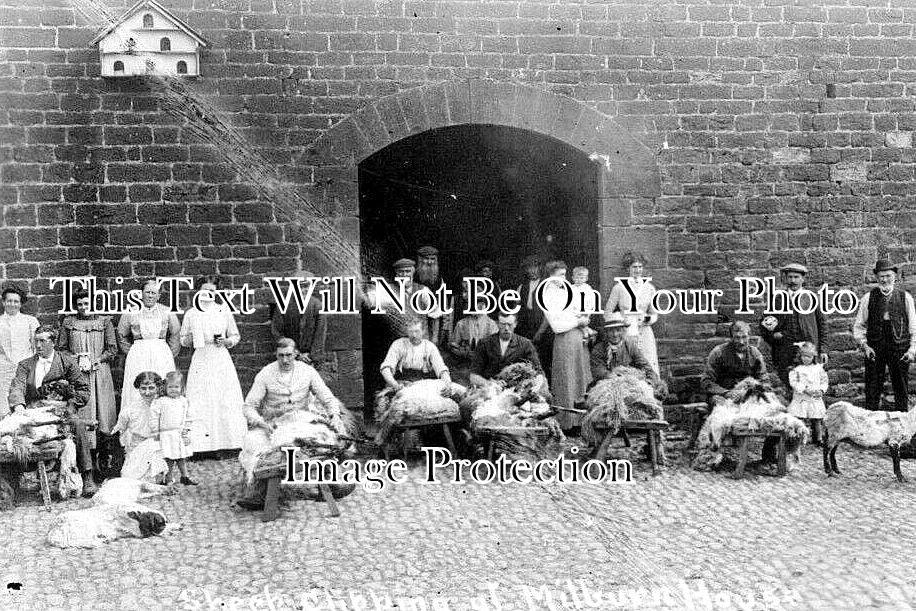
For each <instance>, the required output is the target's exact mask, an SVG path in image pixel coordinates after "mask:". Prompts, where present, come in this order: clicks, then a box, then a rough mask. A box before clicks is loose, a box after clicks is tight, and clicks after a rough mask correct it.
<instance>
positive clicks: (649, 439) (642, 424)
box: [594, 420, 668, 475]
mask: <svg viewBox="0 0 916 611" xmlns="http://www.w3.org/2000/svg"><path fill="white" fill-rule="evenodd" d="M667 428H668V423H667V422H666V421H665V420H624V421H623V422H622V423H621V425H620V430H619V431H618V432H617V433H616V434H619V435H621V436H622V437H623V443H624V445H625V446H626V447H628V448H629V447H630V437H629V435H628V432H629V431H636V432H645V433H646V443H647V444H648V446H649V460H650V461H651V463H652V475H658V473H659V468H658V466H659V464H660V463H661V464H664V462H665V461H664V455H663V454H662V447H661V446H662V439H661V437H662V435H661V432H662V431H664V430H667ZM595 430H596V431H598V432H601V431H604V438H603V439H602V440H601V444H600V445H599V446H598V449H597V450H595V456H594V458H595V459H596V460H600V461H602V462H603V461H604V460H605V459H606V458H607V454H608V447H609V446H610V445H611V439H612V438H613V437H614V435H615V433H613V432H612V431H611V430H610V429H608V428H604V427H597V426H596V427H595Z"/></svg>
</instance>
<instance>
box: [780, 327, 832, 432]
mask: <svg viewBox="0 0 916 611" xmlns="http://www.w3.org/2000/svg"><path fill="white" fill-rule="evenodd" d="M796 345H797V346H798V360H799V363H800V364H799V365H797V366H796V367H795V368H794V369H792V370H791V371H789V384H790V385H791V386H792V402H791V403H790V404H789V413H790V414H792V415H793V416H795V417H796V418H801V419H803V420H807V421H808V422H809V423H810V424H811V429H812V430H811V436H812V437H813V438H814V441H815V442H816V443H819V442H820V440H821V421H822V420H823V419H824V414H825V413H826V412H827V408H826V407H825V406H824V393H825V392H827V387H828V386H829V385H830V380H829V379H828V378H827V372H826V371H824V366H823V365H822V364H820V363H816V362H815V359H816V358H817V348H816V347H815V346H814V344H812V343H811V342H799V343H798V344H796Z"/></svg>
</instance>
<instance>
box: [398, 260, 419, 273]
mask: <svg viewBox="0 0 916 611" xmlns="http://www.w3.org/2000/svg"><path fill="white" fill-rule="evenodd" d="M416 266H417V262H416V261H414V260H413V259H398V260H397V261H395V262H394V270H395V271H397V270H399V269H407V268H408V267H416Z"/></svg>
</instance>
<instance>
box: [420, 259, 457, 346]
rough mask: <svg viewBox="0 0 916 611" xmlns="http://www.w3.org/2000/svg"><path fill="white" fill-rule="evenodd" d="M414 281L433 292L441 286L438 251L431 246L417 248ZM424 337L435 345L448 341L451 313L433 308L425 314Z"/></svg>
mask: <svg viewBox="0 0 916 611" xmlns="http://www.w3.org/2000/svg"><path fill="white" fill-rule="evenodd" d="M414 281H415V282H416V283H417V284H419V285H421V286H425V287H426V288H428V289H429V290H431V291H433V293H435V292H436V291H437V290H439V287H440V286H442V284H443V281H442V274H441V273H440V272H439V251H438V249H436V248H434V247H432V246H423V247H421V248H418V249H417V273H416V274H415V275H414ZM426 324H427V334H426V337H427V339H429V341H431V342H432V343H433V344H435V345H436V346H439V345H440V344H443V343H447V342H448V334H449V332H450V331H451V315H450V314H444V313H443V312H442V310H441V309H439V308H435V309H433V310H432V311H431V312H430V313H429V314H427V315H426Z"/></svg>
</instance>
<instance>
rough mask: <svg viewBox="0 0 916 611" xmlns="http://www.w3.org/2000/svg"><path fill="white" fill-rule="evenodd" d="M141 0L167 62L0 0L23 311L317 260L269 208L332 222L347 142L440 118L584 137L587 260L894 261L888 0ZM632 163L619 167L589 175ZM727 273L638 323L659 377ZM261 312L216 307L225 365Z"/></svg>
mask: <svg viewBox="0 0 916 611" xmlns="http://www.w3.org/2000/svg"><path fill="white" fill-rule="evenodd" d="M132 4H133V3H132V2H129V3H123V2H110V3H108V4H107V5H105V6H107V9H108V11H109V13H111V14H112V15H115V16H117V15H120V14H121V13H122V12H123V11H124V10H126V9H127V8H129V6H131V5H132ZM162 4H163V5H164V6H166V7H167V8H169V9H171V10H174V12H175V13H176V15H178V16H179V17H181V18H182V19H185V20H186V21H187V23H188V24H190V25H191V26H192V27H194V28H196V29H197V30H198V31H199V32H200V33H201V34H202V35H203V36H204V37H205V38H207V39H208V40H209V41H210V42H211V47H210V48H208V49H205V50H204V52H203V54H202V67H201V72H202V75H203V76H202V77H201V78H199V79H196V80H194V81H189V82H187V84H186V86H182V87H177V88H176V87H174V86H168V85H165V86H163V85H162V84H161V83H155V82H152V81H148V80H143V79H136V80H129V81H115V80H105V79H102V78H100V77H99V76H98V74H99V64H98V53H97V52H96V50H95V49H93V48H91V47H90V46H89V43H90V41H91V40H92V38H93V37H94V36H95V34H96V32H97V29H98V26H99V24H100V23H101V21H100V13H99V12H98V11H97V10H96V8H97V7H100V6H102V5H101V4H97V3H94V2H90V1H88V0H79V1H76V2H74V3H73V4H70V3H68V2H64V1H59V2H58V1H54V0H43V3H42V4H41V6H37V5H36V4H34V3H26V2H23V1H20V2H12V1H11V0H0V59H2V64H0V202H2V205H3V217H2V226H0V247H2V248H0V261H2V263H0V277H2V278H3V280H13V281H17V282H20V283H21V284H24V285H27V286H28V288H29V290H30V292H31V293H32V294H33V295H36V296H37V299H35V300H34V301H33V302H32V303H31V304H29V307H27V310H31V311H36V308H37V310H38V311H40V312H41V313H42V314H43V315H44V316H45V317H47V318H50V319H53V318H55V312H56V310H57V308H58V307H59V306H60V300H59V298H58V297H57V296H55V295H52V294H51V291H50V290H49V286H48V278H49V277H50V276H59V275H70V274H79V275H83V274H92V275H97V276H101V277H105V278H109V277H113V276H117V275H121V276H124V277H127V278H137V277H142V276H149V275H173V274H186V275H195V276H196V275H200V274H203V273H219V274H222V275H224V276H227V277H228V279H229V280H230V281H231V282H232V283H233V284H234V285H240V284H242V283H249V284H250V285H252V286H260V280H261V277H263V276H264V275H268V274H282V273H285V272H287V271H289V270H291V269H294V268H295V267H296V265H297V262H298V261H299V260H302V261H303V262H304V265H305V267H312V266H315V267H319V268H320V267H322V265H323V264H321V263H317V262H315V258H316V256H317V255H316V254H315V253H316V249H319V250H320V247H321V244H320V242H321V238H320V237H319V236H317V235H316V234H318V233H320V231H318V232H316V231H310V230H309V229H310V225H311V220H307V221H306V222H305V226H304V227H303V220H302V217H297V216H296V215H290V214H289V212H290V209H291V208H295V205H296V203H297V202H300V203H301V202H307V203H308V204H309V205H313V206H314V207H315V211H320V212H323V213H327V214H329V215H331V216H332V217H333V218H334V219H335V220H334V221H333V222H332V227H333V228H334V229H335V231H337V232H339V235H341V236H342V237H343V238H344V239H345V240H349V241H351V242H353V243H355V242H356V240H357V239H358V238H357V236H358V228H357V227H358V225H357V224H356V223H355V222H354V221H355V215H356V214H357V208H356V207H355V204H356V201H357V200H356V183H355V177H354V175H353V173H352V168H353V166H354V163H356V162H358V161H359V159H360V158H362V157H364V156H366V155H368V154H371V153H372V152H374V151H376V150H378V149H379V148H381V147H383V146H384V145H385V144H386V143H388V142H391V141H394V140H396V139H397V138H399V137H402V136H404V135H408V134H411V133H418V132H419V131H423V130H424V129H429V128H430V127H434V126H437V125H447V124H455V123H458V122H461V121H465V122H475V121H476V122H488V121H491V122H497V123H501V124H507V125H518V126H523V127H526V128H528V129H532V130H534V131H538V132H540V133H544V134H546V135H549V136H551V137H558V138H559V139H562V140H564V141H565V142H567V143H569V144H570V145H571V146H575V147H577V148H579V149H580V150H581V151H582V152H583V154H589V155H594V156H595V159H597V160H598V161H599V162H602V163H604V162H607V180H608V181H609V183H610V184H611V185H612V186H611V187H610V190H609V191H606V192H605V198H606V201H605V202H604V204H605V205H604V206H603V218H602V220H601V224H602V226H603V227H605V229H604V230H603V231H604V235H605V239H604V247H603V252H602V261H603V262H604V268H603V269H602V279H603V282H604V283H605V284H606V283H607V282H608V281H609V280H610V278H611V277H612V276H613V275H615V274H616V273H617V272H618V271H619V270H617V269H616V261H617V256H618V254H619V251H620V250H621V246H625V245H627V246H628V245H630V244H639V245H644V246H645V247H646V248H647V249H648V250H649V254H650V256H651V257H652V266H651V270H652V273H653V276H655V277H656V279H657V284H658V285H659V286H667V287H678V288H698V287H703V286H709V287H723V288H730V289H731V288H733V287H734V282H733V280H732V279H733V277H734V276H735V275H738V274H752V275H765V274H767V273H772V272H773V270H774V269H775V268H778V266H779V265H781V264H782V263H785V262H787V261H789V260H798V261H801V262H804V263H806V264H807V265H808V266H809V267H811V268H812V270H813V273H812V275H811V283H812V284H815V285H819V284H821V283H822V282H829V283H830V284H831V286H834V285H835V286H837V287H841V286H851V287H854V288H855V289H856V290H857V291H860V290H864V287H865V285H866V284H867V282H868V281H869V279H870V274H869V272H868V270H869V269H870V267H871V264H872V263H873V261H874V259H875V258H876V256H877V255H879V254H889V255H890V256H891V257H892V258H894V259H895V260H897V261H898V262H902V263H906V262H908V261H909V260H910V257H911V250H912V248H911V247H912V245H913V242H914V240H916V223H914V217H916V211H914V209H913V206H912V205H911V204H909V203H908V200H907V198H908V197H911V196H912V194H913V192H914V191H916V177H914V165H913V157H914V153H913V148H912V132H913V130H914V129H916V107H914V102H913V99H912V87H913V86H912V84H911V83H912V82H913V81H914V80H916V39H914V37H913V26H914V23H916V4H914V3H912V2H906V3H903V2H897V1H895V2H892V3H891V2H868V1H867V0H865V1H862V2H859V1H856V2H855V3H854V4H853V5H849V4H847V3H846V2H797V3H796V2H791V1H788V0H786V1H783V0H749V1H747V2H742V3H740V4H738V3H730V4H707V3H704V2H682V3H670V2H669V3H659V2H654V1H653V2H649V1H646V2H619V3H610V4H603V3H581V2H558V3H540V2H528V1H524V2H501V1H486V2H483V1H468V2H457V1H454V2H453V1H436V2H417V1H410V0H392V1H379V2H374V1H372V0H297V1H293V0H197V1H195V2H191V1H190V0H164V1H163V2H162ZM74 7H77V8H74ZM449 92H453V94H452V95H450V94H449ZM439 93H442V94H443V97H444V101H439V102H437V101H436V99H435V98H436V96H437V95H439ZM532 96H533V97H532ZM532 100H539V101H538V104H540V106H537V107H535V106H534V102H532ZM464 103H466V104H467V107H466V108H464V106H462V104H464ZM450 104H451V106H450ZM456 104H457V106H456ZM454 108H457V109H458V114H455V115H454V116H453V115H452V110H453V109H454ZM443 109H444V110H445V113H446V114H445V115H444V116H443V115H442V111H443ZM462 109H464V114H461V112H462ZM191 110H194V111H195V112H196V114H194V113H192V112H189V111H191ZM538 113H539V114H538ZM532 116H538V117H541V119H539V121H540V123H538V121H532V120H531V119H530V117H532ZM545 116H550V117H551V118H550V120H549V121H550V123H549V125H544V124H543V123H544V122H546V121H548V120H547V119H544V118H543V117H545ZM376 118H377V119H378V121H376V120H375V119H376ZM605 129H607V130H610V132H612V133H613V137H611V138H605V137H602V135H603V134H604V133H605V132H604V131H603V130H605ZM623 143H625V144H626V145H627V146H626V147H625V148H624V149H622V150H621V149H620V148H618V147H617V145H618V144H623ZM602 156H604V157H602ZM634 173H636V174H638V176H639V177H642V178H644V179H645V180H642V178H641V179H640V180H637V181H636V182H637V183H639V186H637V187H635V188H630V187H627V186H620V185H617V186H614V184H615V182H614V181H619V180H620V178H621V177H623V178H625V179H627V180H629V179H630V178H632V177H633V176H634V175H636V174H634ZM615 189H616V190H615ZM272 204H273V205H272ZM308 218H309V219H311V218H313V217H308ZM621 239H622V240H624V242H621V241H620V240H621ZM904 269H906V267H904ZM132 286H133V284H129V285H128V288H130V287H132ZM262 293H263V292H262ZM260 298H262V299H263V294H262V295H261V296H260ZM734 298H735V295H734V291H733V290H729V291H728V293H727V299H726V304H725V305H724V306H723V308H722V311H721V313H722V315H723V316H722V317H716V316H708V317H696V316H690V317H687V316H671V317H668V318H666V319H665V320H664V321H663V322H662V323H661V324H660V326H659V328H658V335H659V336H660V338H661V341H660V354H661V356H662V358H663V360H664V362H665V365H664V366H665V368H667V370H668V372H669V373H670V374H671V375H672V376H673V377H674V378H675V379H676V383H675V384H674V386H675V387H676V388H678V389H680V390H681V391H682V392H683V393H684V394H685V395H686V394H687V393H688V392H689V389H690V388H691V382H692V381H693V380H694V379H695V376H696V375H697V374H698V372H699V367H700V364H701V359H702V356H703V355H704V354H705V352H706V351H707V350H708V348H709V347H710V346H711V345H712V344H714V343H716V342H717V341H719V339H718V338H715V337H714V336H715V335H716V334H719V335H721V334H722V333H723V332H724V329H723V328H722V325H721V324H720V321H721V319H722V318H723V317H728V316H730V312H731V310H733V306H734V303H733V302H734ZM265 322H266V312H265V310H264V309H263V308H261V309H259V311H258V313H257V314H256V315H254V316H250V317H246V318H245V319H244V320H242V321H241V330H242V334H243V339H244V341H243V343H242V344H241V345H240V346H239V347H238V348H237V349H236V351H235V352H236V361H237V363H238V364H239V367H240V369H241V371H242V373H243V376H244V377H245V378H246V380H247V379H250V376H251V373H252V372H253V371H254V370H255V369H256V368H257V367H258V366H260V365H261V364H263V363H264V362H265V359H266V358H268V357H265V356H264V354H265V352H266V351H268V350H269V348H268V346H269V333H268V332H267V329H266V326H265ZM849 326H850V321H849V319H848V318H846V319H834V320H832V321H831V328H832V330H833V333H832V335H831V337H830V340H829V341H830V345H831V355H832V364H831V367H832V368H833V369H832V372H833V373H832V379H833V381H834V383H835V384H836V388H837V389H838V391H839V393H840V394H855V389H854V388H853V387H852V386H848V385H847V384H848V383H850V382H856V381H859V380H861V359H860V358H859V357H858V355H856V354H855V353H854V352H852V351H851V348H852V347H853V346H852V342H851V338H850V337H849V335H848V329H849ZM334 328H335V332H334V333H333V339H332V342H333V348H334V349H335V359H334V361H333V363H332V368H331V372H330V374H329V376H330V378H331V379H332V382H333V383H334V385H335V387H336V388H337V390H338V391H339V392H343V393H344V394H345V395H347V396H350V397H358V396H360V395H361V389H360V388H359V384H358V383H354V382H353V380H354V379H355V378H357V377H358V376H359V372H360V367H361V365H360V362H359V357H358V353H357V352H354V351H353V348H354V347H355V346H358V341H359V338H358V337H356V336H355V335H357V334H356V333H354V330H355V329H357V328H358V326H357V325H355V324H353V321H352V320H338V321H335V325H334ZM844 385H845V386H844Z"/></svg>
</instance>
